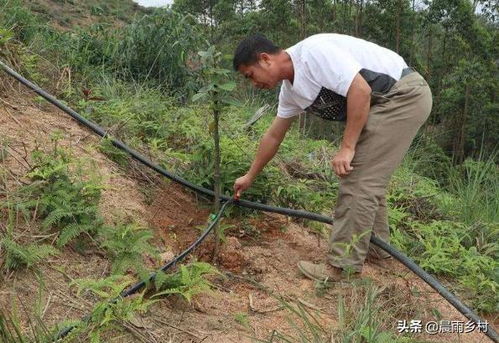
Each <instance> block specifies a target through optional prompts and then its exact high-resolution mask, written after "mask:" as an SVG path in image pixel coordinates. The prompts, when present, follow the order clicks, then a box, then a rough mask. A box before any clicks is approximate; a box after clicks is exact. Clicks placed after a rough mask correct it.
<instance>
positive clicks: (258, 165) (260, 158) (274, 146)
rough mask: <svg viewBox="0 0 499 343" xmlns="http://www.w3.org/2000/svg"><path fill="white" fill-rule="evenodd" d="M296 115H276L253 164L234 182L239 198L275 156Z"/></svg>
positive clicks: (236, 194) (262, 140) (236, 195)
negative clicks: (288, 116)
mask: <svg viewBox="0 0 499 343" xmlns="http://www.w3.org/2000/svg"><path fill="white" fill-rule="evenodd" d="M293 120H294V117H291V118H281V117H276V118H275V119H274V121H273V122H272V125H271V126H270V127H269V129H268V130H267V132H265V134H264V135H263V137H262V139H261V140H260V145H259V146H258V151H257V153H256V156H255V159H254V160H253V163H252V164H251V167H250V169H249V171H248V172H247V173H246V175H244V176H242V177H240V178H238V179H237V180H236V181H235V182H234V195H235V198H236V199H239V197H240V196H241V193H242V192H243V191H244V190H246V189H247V188H248V187H249V186H250V185H251V183H253V180H254V179H255V178H256V176H257V175H258V174H259V173H260V172H261V171H262V169H263V168H264V167H265V165H267V163H268V162H269V161H270V160H271V159H272V157H274V155H275V154H276V152H277V150H278V149H279V145H281V142H282V140H283V139H284V136H285V135H286V132H287V131H288V129H289V128H290V126H291V124H292V123H293Z"/></svg>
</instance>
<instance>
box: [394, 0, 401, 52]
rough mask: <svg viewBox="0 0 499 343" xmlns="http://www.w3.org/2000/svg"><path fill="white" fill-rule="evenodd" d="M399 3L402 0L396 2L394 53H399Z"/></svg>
mask: <svg viewBox="0 0 499 343" xmlns="http://www.w3.org/2000/svg"><path fill="white" fill-rule="evenodd" d="M401 2H402V0H398V1H397V14H396V16H397V18H396V19H397V21H396V25H397V27H396V30H395V32H396V36H395V51H396V52H397V53H399V52H400V16H401V12H402V8H401V7H402V4H401Z"/></svg>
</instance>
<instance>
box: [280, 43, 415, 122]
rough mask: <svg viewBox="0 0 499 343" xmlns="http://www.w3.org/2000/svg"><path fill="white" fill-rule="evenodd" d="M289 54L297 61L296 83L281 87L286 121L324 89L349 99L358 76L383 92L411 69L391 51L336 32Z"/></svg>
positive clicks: (290, 51) (282, 109) (310, 103)
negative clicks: (351, 87) (358, 74)
mask: <svg viewBox="0 0 499 343" xmlns="http://www.w3.org/2000/svg"><path fill="white" fill-rule="evenodd" d="M286 52H287V53H288V54H289V56H290V57H291V60H292V62H293V68H294V80H293V83H291V82H289V81H288V80H284V81H283V83H282V85H281V91H280V94H279V106H278V109H277V116H279V117H282V118H289V117H292V116H295V115H297V114H299V113H301V112H303V111H304V110H305V109H307V108H308V107H309V106H311V105H312V104H313V103H314V101H316V99H317V98H318V95H319V92H321V90H324V89H326V90H327V91H332V92H333V93H335V94H336V95H339V96H341V97H345V98H346V96H347V93H348V89H349V88H350V84H351V83H352V80H353V78H354V77H355V75H357V73H360V74H361V75H362V76H363V77H364V78H365V79H366V81H368V83H369V84H370V85H371V88H373V90H377V91H381V92H383V91H384V90H386V89H389V87H391V86H392V85H393V84H394V83H395V82H396V81H398V80H399V79H400V76H401V74H402V70H403V69H404V68H407V64H406V63H405V61H404V59H403V58H402V57H401V56H399V55H398V54H396V53H395V52H393V51H391V50H389V49H386V48H383V47H381V46H379V45H377V44H375V43H371V42H368V41H366V40H363V39H360V38H355V37H352V36H347V35H342V34H336V33H322V34H317V35H314V36H311V37H309V38H306V39H304V40H302V41H301V42H299V43H297V44H296V45H294V46H292V47H290V48H288V49H286ZM375 87H377V88H380V89H375ZM383 89H384V90H383Z"/></svg>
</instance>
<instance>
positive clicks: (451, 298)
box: [0, 61, 499, 343]
mask: <svg viewBox="0 0 499 343" xmlns="http://www.w3.org/2000/svg"><path fill="white" fill-rule="evenodd" d="M0 67H2V68H3V69H4V71H5V72H6V73H7V74H9V75H10V76H12V77H13V78H15V79H16V80H17V81H19V82H20V83H22V84H23V85H25V86H26V87H28V88H30V89H32V90H33V91H34V92H36V93H37V94H39V95H40V96H42V97H43V98H45V99H46V100H47V101H49V102H50V103H52V104H53V105H55V106H56V107H58V108H60V109H61V110H63V111H64V112H66V113H67V114H69V115H70V116H71V117H73V118H74V119H76V120H77V121H78V122H80V123H81V124H83V125H85V126H86V127H88V128H90V129H91V130H92V131H94V132H95V133H97V134H98V135H99V136H101V137H107V136H108V135H107V132H106V131H105V130H104V129H103V128H101V127H100V126H98V125H97V124H95V123H93V122H91V121H89V120H87V119H85V118H84V117H82V116H81V115H80V114H78V113H77V112H76V111H74V110H73V109H71V108H70V107H68V106H67V105H65V104H63V103H61V102H60V101H59V100H57V99H56V98H55V97H54V96H52V95H50V94H48V93H47V92H45V91H44V90H43V89H41V88H40V87H38V86H37V85H35V84H33V83H32V82H30V81H28V80H26V79H25V78H24V77H22V76H21V75H19V74H18V73H16V72H15V71H14V70H12V69H11V68H10V67H8V66H7V65H5V64H4V63H3V62H2V61H0ZM110 140H111V142H112V143H113V145H114V146H116V147H117V148H119V149H121V150H123V151H125V152H127V153H128V154H130V155H131V156H132V157H133V158H134V159H136V160H137V161H139V162H141V163H143V164H145V165H146V166H148V167H149V168H151V169H153V170H155V171H157V172H158V173H160V174H162V175H163V176H166V177H167V178H169V179H171V180H173V181H175V182H178V183H180V184H182V185H184V186H185V187H187V188H189V189H191V190H193V191H195V192H197V193H201V194H204V195H208V196H210V197H213V196H214V193H213V191H211V190H209V189H207V188H204V187H201V186H198V185H195V184H193V183H191V182H189V181H187V180H185V179H183V178H181V177H179V176H177V175H174V174H172V173H170V172H168V171H166V170H165V169H163V168H161V167H160V166H158V165H156V164H154V163H152V162H151V161H149V160H148V159H146V158H145V157H144V156H142V155H141V154H139V153H138V152H136V151H135V150H133V149H131V148H129V147H128V146H126V145H125V144H124V143H123V142H121V141H119V140H115V139H113V138H110ZM230 199H231V198H230V197H228V196H225V195H224V196H222V197H221V201H229V200H230ZM234 204H235V205H238V206H241V207H247V208H252V209H256V210H261V211H266V212H274V213H280V214H284V215H287V216H292V217H298V218H305V219H310V220H315V221H318V222H322V223H326V224H332V223H333V219H332V218H330V217H327V216H323V215H320V214H316V213H311V212H307V211H300V210H293V209H289V208H282V207H274V206H268V205H264V204H260V203H256V202H251V201H247V200H238V201H235V202H234ZM371 242H372V243H373V244H374V245H376V246H378V247H380V248H381V249H383V250H384V251H386V252H387V253H389V254H390V255H392V256H393V257H394V258H396V259H397V260H398V261H399V262H401V263H402V264H403V265H405V266H406V267H407V268H409V269H410V270H411V271H412V272H413V273H414V274H416V275H417V276H419V277H420V278H421V279H422V280H423V281H425V282H426V283H427V284H428V285H429V286H430V287H432V288H433V289H434V290H436V291H437V292H438V293H439V294H440V295H441V296H442V297H444V298H445V300H447V301H448V302H449V303H450V304H451V305H452V306H454V307H455V308H456V309H457V310H458V311H459V312H461V313H462V314H463V315H464V316H465V317H466V318H468V319H469V320H471V321H473V322H475V323H483V322H484V321H483V320H482V319H481V318H480V317H479V316H478V315H476V314H475V313H474V312H473V311H472V310H471V309H470V308H469V307H467V306H466V305H465V304H463V303H462V302H461V301H460V300H459V299H458V298H457V297H456V296H455V295H454V294H452V293H451V292H449V291H448V290H447V289H446V288H445V287H444V286H443V285H442V284H441V283H440V282H439V281H438V280H437V279H435V278H434V277H433V276H431V275H430V274H428V273H427V272H426V271H424V270H423V269H422V268H421V267H420V266H418V265H417V264H416V263H415V262H414V261H413V260H411V259H410V258H409V257H407V256H405V255H404V254H402V253H401V252H399V251H398V250H396V249H395V248H394V247H392V246H391V245H389V244H387V243H386V242H384V241H382V240H381V239H379V238H378V237H376V236H375V235H372V236H371ZM485 334H486V335H487V336H488V337H489V338H490V339H491V340H492V341H493V342H496V343H499V334H497V332H496V331H495V330H494V329H493V328H492V327H490V326H489V327H488V328H487V331H486V332H485Z"/></svg>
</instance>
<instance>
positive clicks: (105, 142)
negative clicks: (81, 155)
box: [99, 138, 130, 167]
mask: <svg viewBox="0 0 499 343" xmlns="http://www.w3.org/2000/svg"><path fill="white" fill-rule="evenodd" d="M99 151H100V152H102V153H103V154H104V155H106V156H107V157H108V158H109V159H110V160H112V161H114V162H116V163H118V165H119V166H120V167H126V166H127V165H128V164H129V163H130V156H129V155H128V154H127V153H126V152H124V151H123V150H121V149H118V148H117V147H115V146H114V145H113V143H112V142H111V139H109V138H104V139H102V141H101V143H100V144H99Z"/></svg>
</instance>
